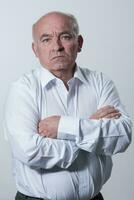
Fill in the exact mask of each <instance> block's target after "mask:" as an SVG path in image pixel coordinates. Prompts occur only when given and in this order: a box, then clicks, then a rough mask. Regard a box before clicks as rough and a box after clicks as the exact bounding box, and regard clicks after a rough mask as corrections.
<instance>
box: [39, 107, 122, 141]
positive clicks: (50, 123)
mask: <svg viewBox="0 0 134 200" xmlns="http://www.w3.org/2000/svg"><path fill="white" fill-rule="evenodd" d="M120 116H121V114H120V112H119V110H118V109H116V108H114V106H104V107H102V108H100V109H99V110H97V111H96V112H95V113H94V114H93V115H91V116H90V117H89V119H93V120H99V119H102V118H109V119H110V118H115V119H118V118H119V117H120ZM60 118H61V117H60V116H51V117H47V118H45V119H43V120H41V121H40V122H39V124H38V133H39V134H40V135H41V136H43V137H48V138H57V134H58V126H59V121H60Z"/></svg>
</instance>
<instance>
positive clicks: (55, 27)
mask: <svg viewBox="0 0 134 200" xmlns="http://www.w3.org/2000/svg"><path fill="white" fill-rule="evenodd" d="M35 27H36V28H35V32H36V34H37V35H38V36H39V35H40V34H42V33H48V34H49V33H53V32H57V33H60V32H63V31H68V32H72V31H73V26H72V21H71V19H70V18H69V17H67V16H64V15H58V14H53V15H48V16H44V17H42V18H41V19H40V20H39V21H38V22H37V23H36V24H35Z"/></svg>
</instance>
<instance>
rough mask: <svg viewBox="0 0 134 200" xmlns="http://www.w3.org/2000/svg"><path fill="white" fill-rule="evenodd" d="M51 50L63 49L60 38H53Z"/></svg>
mask: <svg viewBox="0 0 134 200" xmlns="http://www.w3.org/2000/svg"><path fill="white" fill-rule="evenodd" d="M53 50H54V51H63V50H64V47H63V45H62V42H61V41H60V39H54V40H53Z"/></svg>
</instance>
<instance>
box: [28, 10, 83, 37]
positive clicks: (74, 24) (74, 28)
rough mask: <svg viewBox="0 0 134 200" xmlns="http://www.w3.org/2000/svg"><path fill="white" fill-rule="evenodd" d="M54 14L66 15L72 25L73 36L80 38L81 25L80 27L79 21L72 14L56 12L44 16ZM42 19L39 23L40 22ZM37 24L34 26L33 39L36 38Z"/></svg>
mask: <svg viewBox="0 0 134 200" xmlns="http://www.w3.org/2000/svg"><path fill="white" fill-rule="evenodd" d="M53 13H57V14H61V15H64V16H66V17H68V18H69V19H70V21H71V23H72V31H73V34H74V36H75V37H77V36H78V34H79V25H78V22H77V19H76V18H75V16H74V15H72V14H70V13H64V12H59V11H54V12H49V13H47V14H45V15H44V16H47V15H49V14H53ZM44 16H42V17H41V18H40V19H42V18H43V17H44ZM40 19H39V20H38V21H40ZM38 21H37V22H35V23H34V24H33V26H32V33H33V38H34V30H35V27H36V24H37V23H38Z"/></svg>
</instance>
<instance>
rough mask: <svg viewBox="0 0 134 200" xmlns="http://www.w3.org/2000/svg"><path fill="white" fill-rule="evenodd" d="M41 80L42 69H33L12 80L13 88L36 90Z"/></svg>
mask: <svg viewBox="0 0 134 200" xmlns="http://www.w3.org/2000/svg"><path fill="white" fill-rule="evenodd" d="M39 80H40V69H39V68H37V69H33V70H31V71H30V72H29V73H27V74H23V75H22V76H21V77H20V78H19V79H17V80H16V81H14V82H12V84H11V88H16V89H17V88H18V89H23V88H25V89H27V90H35V89H36V88H37V86H38V84H39Z"/></svg>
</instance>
